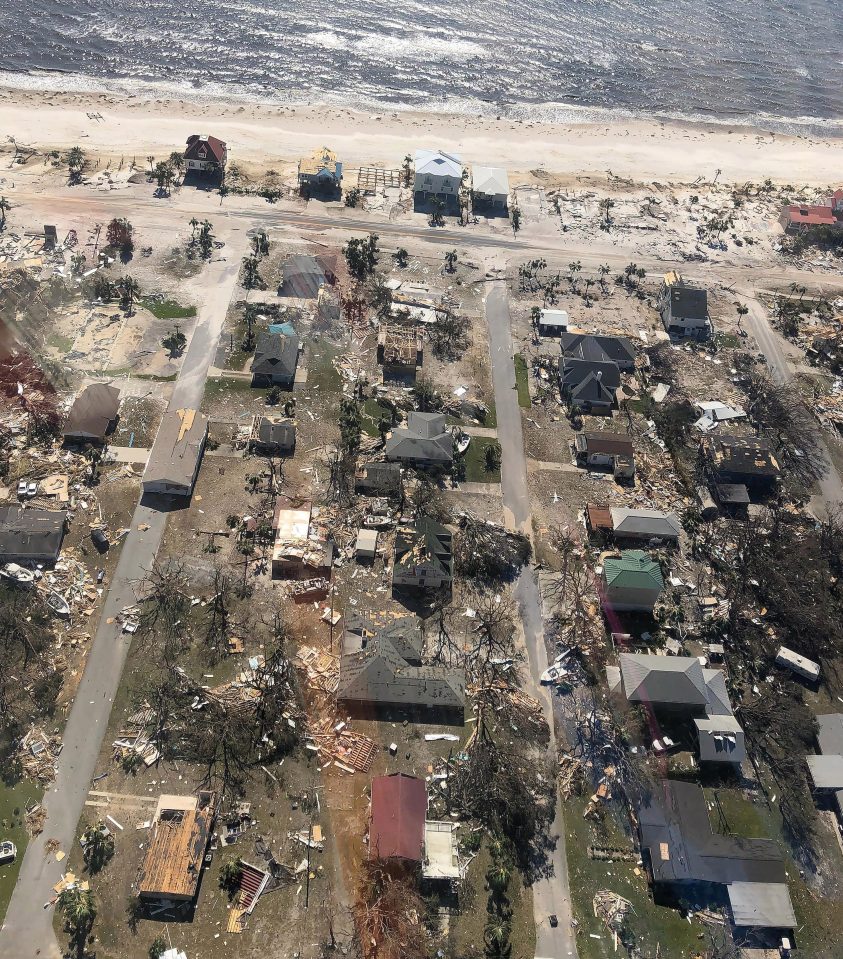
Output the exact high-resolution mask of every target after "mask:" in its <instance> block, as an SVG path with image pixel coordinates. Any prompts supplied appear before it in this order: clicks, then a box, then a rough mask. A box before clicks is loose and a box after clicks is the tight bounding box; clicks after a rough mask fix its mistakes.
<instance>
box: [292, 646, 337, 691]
mask: <svg viewBox="0 0 843 959" xmlns="http://www.w3.org/2000/svg"><path fill="white" fill-rule="evenodd" d="M339 662H340V661H339V657H338V656H334V655H333V654H332V653H326V652H325V650H323V649H315V648H314V647H313V646H301V647H299V651H298V652H297V653H296V663H297V664H298V665H299V666H301V667H302V668H303V669H304V670H305V671H306V672H307V681H308V683H309V684H310V685H311V686H312V687H313V688H314V689H319V690H321V691H322V692H323V693H331V694H333V693H336V691H337V687H338V686H339V680H340V665H339Z"/></svg>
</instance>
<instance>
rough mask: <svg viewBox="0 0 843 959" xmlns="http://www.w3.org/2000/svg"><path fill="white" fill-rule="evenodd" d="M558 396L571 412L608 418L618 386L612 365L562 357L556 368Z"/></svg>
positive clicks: (619, 382) (618, 382) (616, 370)
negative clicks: (564, 400) (559, 390)
mask: <svg viewBox="0 0 843 959" xmlns="http://www.w3.org/2000/svg"><path fill="white" fill-rule="evenodd" d="M559 377H560V387H561V390H562V395H563V396H564V398H565V399H566V400H567V402H568V404H569V405H570V406H571V408H572V409H577V410H581V411H582V412H583V413H594V414H598V415H604V416H609V415H611V412H612V408H613V407H614V406H615V393H616V391H617V388H618V387H619V386H620V385H621V380H620V375H619V373H618V367H617V364H616V363H595V362H591V361H590V360H578V359H572V358H571V357H564V356H563V357H562V360H561V361H560V367H559Z"/></svg>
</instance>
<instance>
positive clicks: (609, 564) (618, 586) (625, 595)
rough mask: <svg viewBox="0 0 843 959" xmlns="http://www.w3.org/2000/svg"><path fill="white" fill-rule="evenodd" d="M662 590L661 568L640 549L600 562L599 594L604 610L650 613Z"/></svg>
mask: <svg viewBox="0 0 843 959" xmlns="http://www.w3.org/2000/svg"><path fill="white" fill-rule="evenodd" d="M663 589H664V577H663V576H662V571H661V567H660V566H659V564H658V563H657V562H656V561H655V560H653V559H651V558H650V557H649V556H648V555H647V554H646V553H643V552H641V551H640V550H635V549H630V550H627V551H626V552H624V553H621V554H620V556H607V557H606V559H605V560H604V561H603V572H602V574H601V579H600V595H601V600H602V603H603V608H604V609H609V610H614V611H616V612H635V611H637V612H652V610H653V607H654V606H655V605H656V602H657V601H658V598H659V596H660V595H661V593H662V590H663Z"/></svg>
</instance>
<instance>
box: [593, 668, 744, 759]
mask: <svg viewBox="0 0 843 959" xmlns="http://www.w3.org/2000/svg"><path fill="white" fill-rule="evenodd" d="M606 674H607V678H608V680H609V688H610V690H611V691H612V692H613V693H615V694H619V695H622V696H623V697H624V698H625V699H626V701H627V702H630V703H640V704H641V705H643V706H646V707H647V708H648V709H651V710H652V711H653V713H655V714H656V715H659V714H662V715H665V714H667V715H673V716H680V717H681V716H685V717H687V718H688V719H692V720H693V722H694V727H695V730H696V734H697V744H698V751H699V758H700V761H701V762H710V763H741V762H743V760H744V759H745V758H746V743H745V740H744V732H743V729H742V728H741V726H740V724H739V723H738V721H737V720H736V719H735V717H734V715H733V713H732V704H731V702H730V700H729V693H728V690H727V689H726V678H725V675H724V673H723V671H722V670H719V669H706V668H704V667H703V665H702V664H701V663H700V661H699V659H697V657H696V656H654V655H651V654H641V653H621V654H620V656H619V658H618V666H617V667H608V668H607V671H606Z"/></svg>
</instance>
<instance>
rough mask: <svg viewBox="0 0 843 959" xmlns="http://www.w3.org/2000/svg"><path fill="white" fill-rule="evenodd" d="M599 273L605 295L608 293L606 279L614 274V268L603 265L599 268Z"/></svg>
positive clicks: (601, 287) (606, 264)
mask: <svg viewBox="0 0 843 959" xmlns="http://www.w3.org/2000/svg"><path fill="white" fill-rule="evenodd" d="M598 272H599V273H600V289H601V290H602V291H603V292H604V293H605V292H606V277H607V276H608V275H609V274H610V273H611V272H612V268H611V267H610V266H609V265H608V263H603V264H602V265H601V266H600V267H599V268H598Z"/></svg>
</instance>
